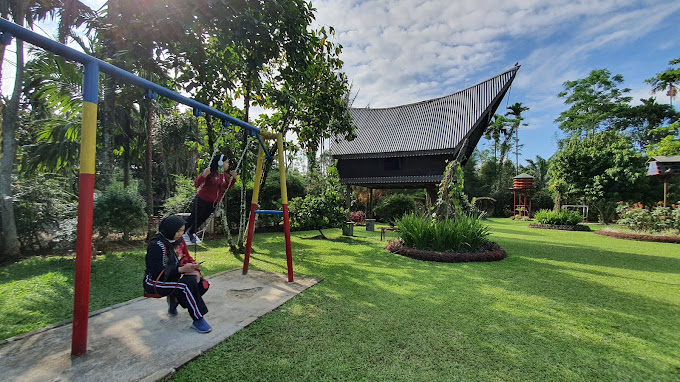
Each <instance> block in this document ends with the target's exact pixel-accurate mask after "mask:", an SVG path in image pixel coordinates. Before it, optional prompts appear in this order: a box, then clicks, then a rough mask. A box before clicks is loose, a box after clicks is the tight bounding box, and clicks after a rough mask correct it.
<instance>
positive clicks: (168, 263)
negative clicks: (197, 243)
mask: <svg viewBox="0 0 680 382" xmlns="http://www.w3.org/2000/svg"><path fill="white" fill-rule="evenodd" d="M185 225H186V222H185V221H184V219H182V218H181V217H179V216H176V215H173V216H168V217H167V218H165V219H163V220H162V221H161V224H160V226H159V227H158V233H157V234H156V235H155V236H154V237H153V239H151V241H150V242H149V246H148V247H147V249H146V275H145V277H144V290H145V291H146V292H148V293H154V294H159V295H161V296H167V300H168V313H169V314H170V315H173V316H174V315H177V305H181V306H182V307H183V308H186V309H187V310H188V311H189V315H190V316H191V318H192V319H193V320H194V322H193V324H192V327H193V328H194V329H196V330H197V331H198V332H200V333H208V332H210V331H211V330H212V327H210V325H209V324H208V323H207V322H206V321H205V319H204V318H203V316H204V315H205V314H206V313H208V307H207V306H206V305H205V302H203V297H202V296H203V294H205V292H206V290H207V289H206V288H204V286H203V284H202V283H200V282H198V281H199V280H197V278H196V277H195V276H193V275H191V276H188V275H187V276H185V274H192V273H194V272H196V271H198V270H199V268H200V264H199V263H196V262H191V263H186V264H184V265H180V260H179V257H178V255H177V252H176V248H177V246H178V245H179V244H181V243H182V242H183V240H182V234H183V233H184V227H185Z"/></svg>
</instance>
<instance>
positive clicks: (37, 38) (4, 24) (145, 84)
mask: <svg viewBox="0 0 680 382" xmlns="http://www.w3.org/2000/svg"><path fill="white" fill-rule="evenodd" d="M0 32H2V34H0V42H2V43H4V44H5V45H6V44H8V43H9V41H10V38H11V36H14V37H16V38H18V39H20V40H23V41H26V42H28V43H30V44H33V45H35V46H39V47H41V48H43V49H45V50H48V51H50V52H52V53H54V54H57V55H59V56H62V57H65V58H67V59H69V60H72V61H76V62H80V63H82V64H84V65H85V66H91V67H92V66H96V67H97V69H98V70H99V71H101V72H104V73H106V74H108V75H111V76H114V77H117V78H120V79H122V80H123V81H126V82H129V83H131V84H133V85H136V86H139V87H141V88H143V89H144V90H146V92H147V94H152V93H149V92H153V93H155V94H158V95H160V96H163V97H166V98H169V99H171V100H173V101H176V102H179V103H181V104H184V105H187V106H189V107H192V108H194V114H198V113H200V114H210V115H212V116H214V117H216V118H219V119H221V120H222V122H223V123H224V122H229V123H230V124H232V125H236V126H240V127H242V128H244V129H248V130H249V131H250V132H251V133H252V134H254V135H256V136H257V138H258V141H259V142H260V145H261V146H262V149H263V150H264V152H265V155H266V156H267V158H271V156H270V155H269V152H268V151H267V147H266V146H265V145H264V142H262V139H261V138H260V129H259V128H257V127H255V126H253V125H251V124H249V123H247V122H243V121H241V120H240V119H237V118H234V117H232V116H230V115H229V114H225V113H223V112H221V111H219V110H217V109H214V108H212V107H210V106H208V105H205V104H202V103H200V102H198V101H196V100H193V99H191V98H187V97H185V96H183V95H180V94H179V93H177V92H175V91H172V90H170V89H167V88H164V87H163V86H160V85H157V84H155V83H153V82H151V81H148V80H145V79H143V78H141V77H138V76H136V75H134V74H132V73H130V72H127V71H125V70H123V69H121V68H118V67H116V66H113V65H111V64H109V63H107V62H104V61H102V60H100V59H97V58H94V57H92V56H89V55H87V54H85V53H83V52H79V51H77V50H75V49H73V48H69V47H68V46H66V45H63V44H60V43H58V42H56V41H53V40H50V39H49V38H47V37H45V36H41V35H39V34H37V33H35V32H33V31H30V30H28V29H26V28H23V27H21V26H19V25H17V24H14V23H13V22H11V21H8V20H6V19H3V18H0Z"/></svg>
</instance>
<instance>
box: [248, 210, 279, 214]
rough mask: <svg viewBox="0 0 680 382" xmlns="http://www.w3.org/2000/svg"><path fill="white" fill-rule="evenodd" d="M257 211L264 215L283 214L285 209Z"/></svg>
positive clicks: (256, 211)
mask: <svg viewBox="0 0 680 382" xmlns="http://www.w3.org/2000/svg"><path fill="white" fill-rule="evenodd" d="M255 213H256V214H262V215H283V211H277V210H255Z"/></svg>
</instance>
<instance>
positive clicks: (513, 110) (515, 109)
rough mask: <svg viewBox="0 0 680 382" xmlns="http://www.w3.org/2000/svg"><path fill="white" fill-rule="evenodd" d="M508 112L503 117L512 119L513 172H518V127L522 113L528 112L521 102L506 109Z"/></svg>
mask: <svg viewBox="0 0 680 382" xmlns="http://www.w3.org/2000/svg"><path fill="white" fill-rule="evenodd" d="M507 109H508V110H510V111H508V112H507V113H505V115H506V116H507V115H511V116H513V118H512V119H511V121H512V129H511V130H510V131H511V135H512V132H513V131H514V133H515V171H517V172H519V126H520V124H521V123H522V120H524V118H522V113H523V112H525V111H527V110H529V108H528V107H525V106H522V103H521V102H515V103H514V104H513V105H510V106H508V107H507Z"/></svg>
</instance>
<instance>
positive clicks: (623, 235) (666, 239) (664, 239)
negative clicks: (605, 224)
mask: <svg viewBox="0 0 680 382" xmlns="http://www.w3.org/2000/svg"><path fill="white" fill-rule="evenodd" d="M595 233H596V234H598V235H602V236H609V237H615V238H617V239H628V240H638V241H656V242H659V243H675V244H680V236H659V235H645V234H642V233H629V232H614V231H605V230H603V229H599V230H597V231H595Z"/></svg>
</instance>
